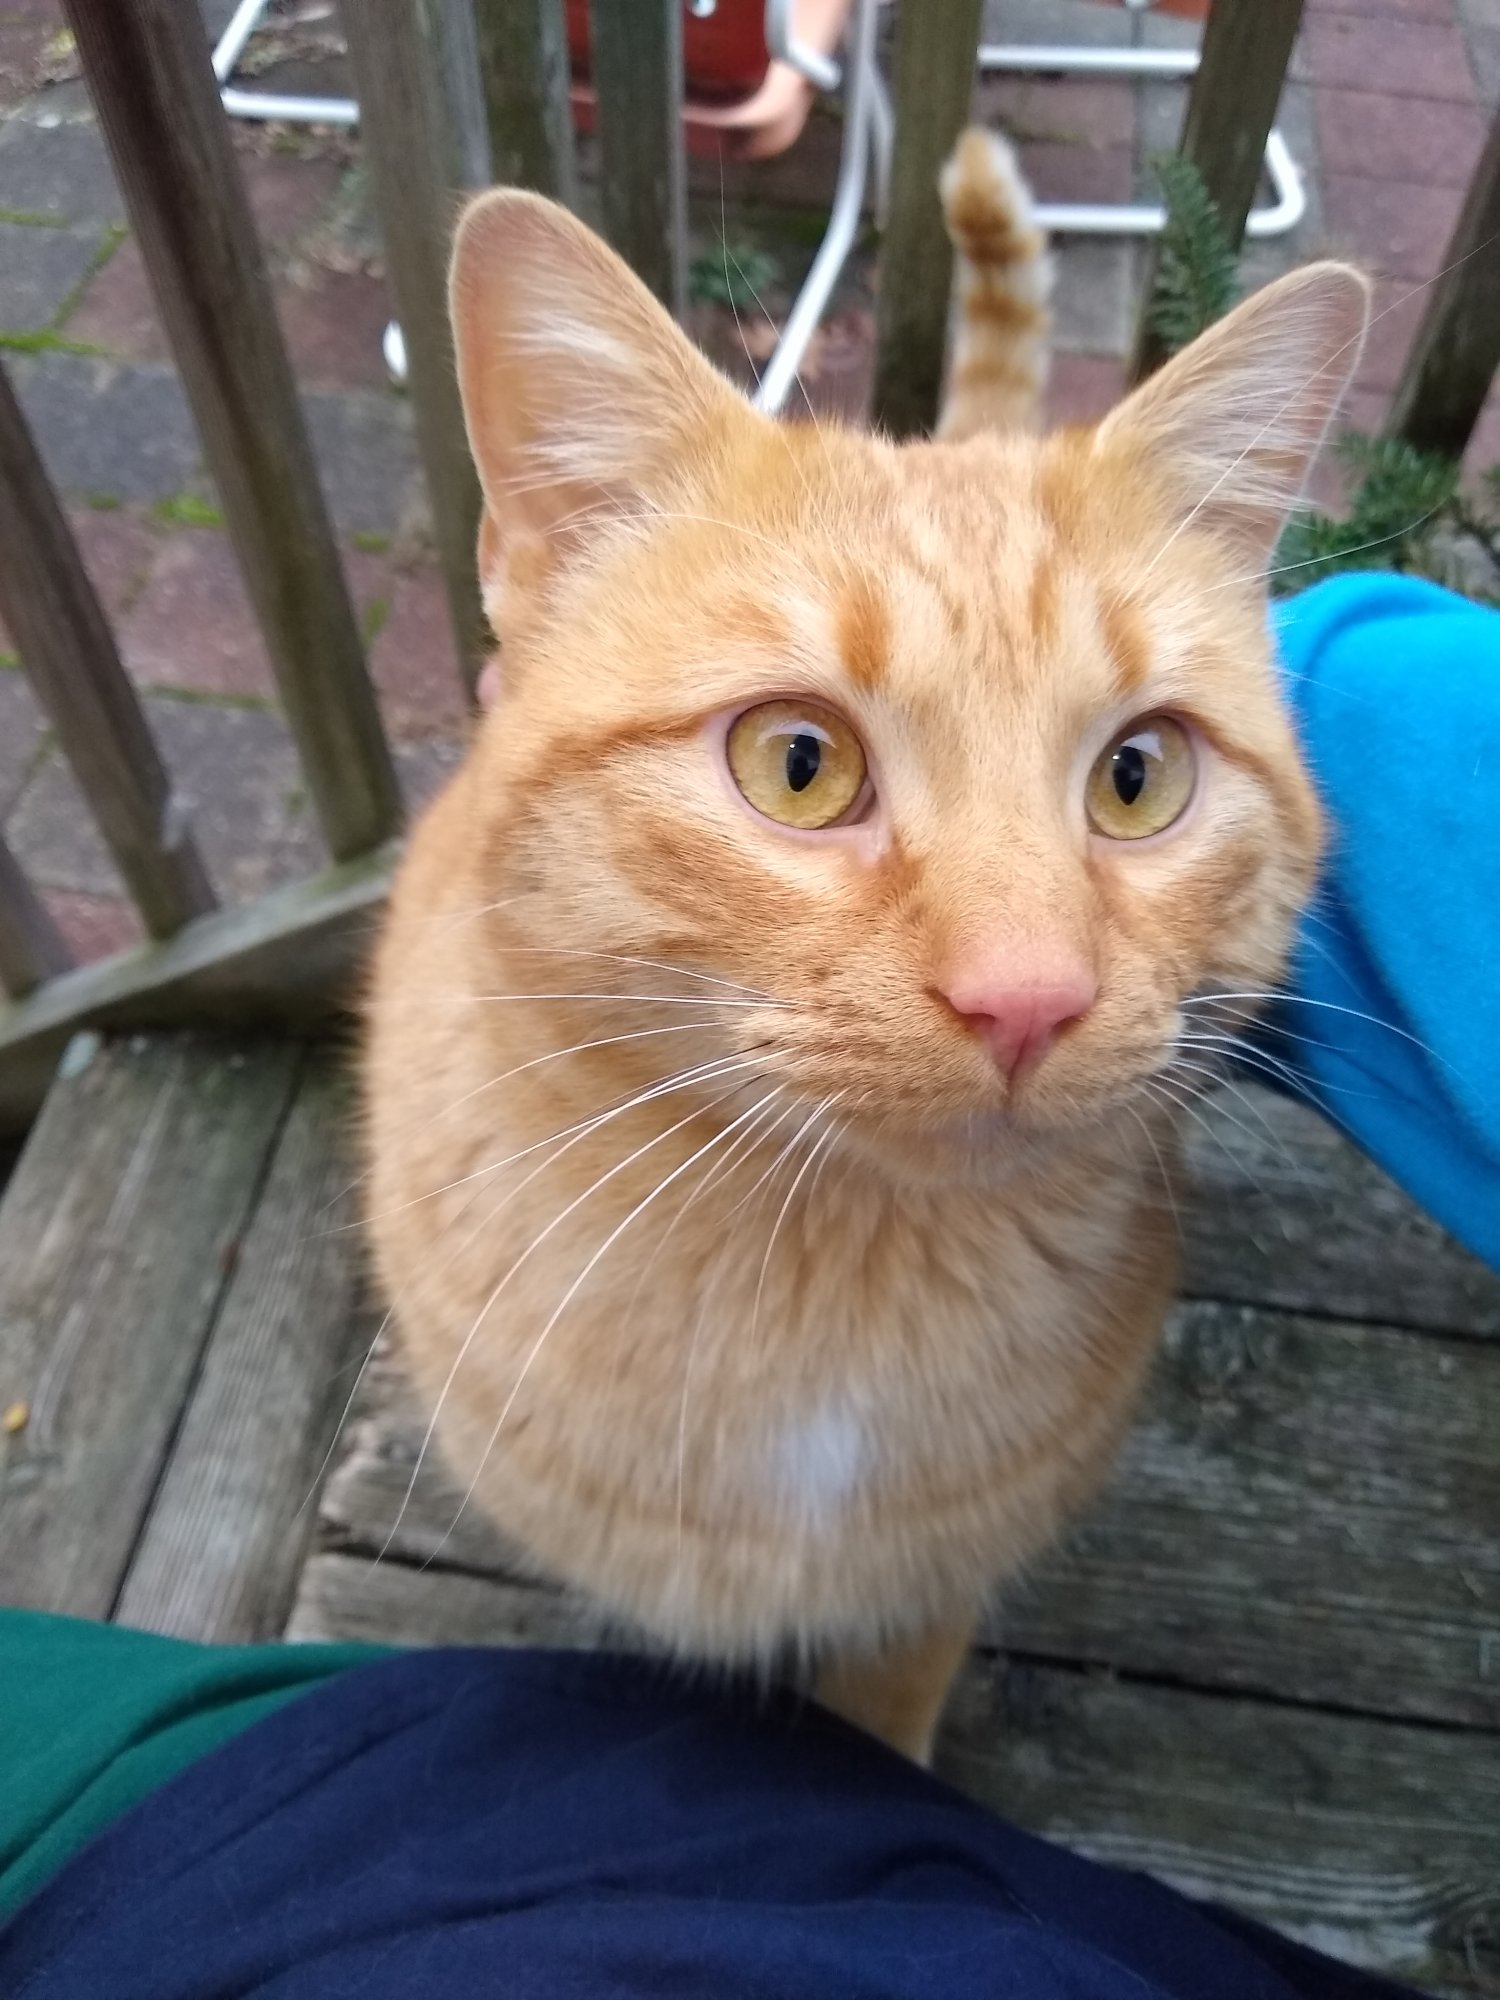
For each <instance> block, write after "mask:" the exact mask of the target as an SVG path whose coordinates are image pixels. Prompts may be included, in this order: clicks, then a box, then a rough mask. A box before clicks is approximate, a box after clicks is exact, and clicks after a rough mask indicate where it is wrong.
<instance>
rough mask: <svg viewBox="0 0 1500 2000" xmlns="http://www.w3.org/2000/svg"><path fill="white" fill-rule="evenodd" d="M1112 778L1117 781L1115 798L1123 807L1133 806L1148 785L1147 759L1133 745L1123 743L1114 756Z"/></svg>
mask: <svg viewBox="0 0 1500 2000" xmlns="http://www.w3.org/2000/svg"><path fill="white" fill-rule="evenodd" d="M1110 776H1111V777H1112V778H1113V779H1114V781H1115V797H1116V798H1117V799H1118V800H1119V801H1120V804H1121V805H1122V806H1133V805H1134V804H1135V802H1136V800H1137V799H1138V798H1139V797H1140V795H1141V793H1142V791H1143V790H1144V788H1145V784H1146V758H1145V753H1144V752H1143V751H1140V750H1137V748H1136V747H1135V745H1134V744H1133V743H1122V744H1121V745H1120V747H1119V749H1118V750H1117V751H1116V752H1115V754H1114V761H1113V765H1112V768H1111V771H1110Z"/></svg>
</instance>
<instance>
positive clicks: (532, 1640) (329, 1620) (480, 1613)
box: [286, 1555, 606, 1647]
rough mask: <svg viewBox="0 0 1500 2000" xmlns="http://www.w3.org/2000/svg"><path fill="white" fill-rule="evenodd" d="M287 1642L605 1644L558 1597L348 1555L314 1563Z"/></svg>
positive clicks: (587, 1617) (595, 1624)
mask: <svg viewBox="0 0 1500 2000" xmlns="http://www.w3.org/2000/svg"><path fill="white" fill-rule="evenodd" d="M286 1635H287V1637H288V1638H289V1639H349V1640H378V1641H380V1642H382V1643H384V1644H388V1645H394V1646H572V1647H593V1646H598V1645H601V1644H603V1643H604V1640H605V1637H606V1634H605V1628H604V1626H603V1624H602V1623H601V1621H600V1620H599V1619H598V1617H597V1616H596V1615H595V1614H594V1613H593V1612H592V1611H591V1610H589V1609H588V1608H587V1607H586V1606H583V1605H581V1604H579V1603H577V1602H576V1601H575V1600H574V1599H572V1598H569V1597H567V1596H565V1595H564V1594H563V1593H562V1592H560V1591H555V1590H546V1589H542V1588H540V1587H539V1586H538V1585H536V1584H530V1583H524V1582H521V1581H519V1580H518V1579H514V1578H499V1577H488V1576H466V1575H464V1574H462V1573H461V1572H459V1571H457V1570H444V1569H412V1568H411V1567H410V1566H409V1565H407V1564H405V1563H398V1562H393V1561H390V1560H382V1561H379V1562H377V1561H376V1560H375V1558H374V1557H373V1556H350V1555H318V1556H314V1557H313V1558H312V1560H311V1561H310V1562H309V1563H308V1565H307V1568H306V1570H305V1571H304V1572H303V1576H302V1584H301V1587H300V1589H299V1590H298V1593H297V1603H296V1607H295V1609H294V1610H293V1612H292V1617H291V1622H290V1623H289V1625H288V1626H287V1634H286Z"/></svg>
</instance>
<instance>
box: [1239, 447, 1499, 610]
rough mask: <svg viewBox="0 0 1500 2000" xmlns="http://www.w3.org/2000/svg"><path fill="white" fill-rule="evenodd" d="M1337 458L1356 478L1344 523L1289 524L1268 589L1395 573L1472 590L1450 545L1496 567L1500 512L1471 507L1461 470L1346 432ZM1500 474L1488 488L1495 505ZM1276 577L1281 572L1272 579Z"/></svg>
mask: <svg viewBox="0 0 1500 2000" xmlns="http://www.w3.org/2000/svg"><path fill="white" fill-rule="evenodd" d="M1338 451H1339V456H1340V457H1341V458H1342V459H1343V461H1344V463H1345V464H1346V465H1347V466H1348V467H1349V469H1350V471H1351V472H1352V473H1353V474H1354V476H1355V485H1354V490H1353V492H1352V494H1351V495H1350V500H1349V512H1348V513H1347V515H1345V517H1344V518H1343V519H1342V520H1335V519H1334V518H1333V517H1332V516H1331V515H1329V514H1322V513H1318V512H1310V513H1306V514H1302V515H1299V516H1297V517H1295V518H1294V519H1293V520H1291V521H1290V522H1288V524H1287V527H1286V530H1285V532H1284V533H1283V535H1282V537H1281V542H1280V544H1279V546H1278V548H1277V551H1276V562H1275V570H1274V572H1273V575H1272V579H1271V588H1272V590H1273V591H1275V592H1276V593H1277V594H1279V595H1283V596H1284V595H1287V594H1289V593H1291V592H1292V591H1296V590H1305V589H1306V588H1307V586H1308V585H1309V584H1311V583H1317V582H1318V581H1319V579H1320V578H1322V577H1325V576H1331V575H1332V574H1334V572H1335V571H1340V570H1351V569H1385V570H1397V571H1400V572H1401V573H1403V574H1405V575H1409V576H1427V577H1431V578H1432V579H1433V580H1434V581H1435V582H1437V583H1444V584H1447V585H1449V586H1450V587H1453V588H1459V589H1463V588H1468V589H1469V591H1470V594H1471V595H1475V594H1479V595H1487V594H1488V593H1483V592H1479V593H1476V592H1475V591H1474V589H1473V585H1472V581H1471V579H1472V574H1473V569H1472V567H1468V568H1466V566H1465V564H1464V561H1463V557H1462V554H1461V552H1460V551H1459V549H1458V548H1457V546H1456V544H1457V541H1458V539H1459V538H1467V539H1468V541H1469V543H1470V544H1471V546H1472V545H1474V544H1477V545H1478V547H1477V548H1476V549H1475V550H1474V553H1475V554H1476V555H1479V554H1480V553H1481V552H1482V551H1484V550H1488V552H1489V554H1490V557H1491V558H1492V559H1494V560H1500V507H1496V508H1491V507H1489V506H1488V505H1482V504H1478V503H1476V502H1474V501H1472V500H1470V499H1469V498H1468V497H1467V496H1466V495H1464V494H1463V493H1462V492H1461V491H1460V490H1459V483H1458V482H1459V468H1458V467H1457V465H1455V464H1454V463H1453V462H1452V460H1450V459H1445V458H1436V457H1434V456H1432V454H1430V453H1428V452H1422V451H1418V450H1416V449H1415V447H1414V446H1412V445H1409V444H1406V443H1404V442H1403V441H1402V440H1401V439H1400V438H1370V437H1363V436H1361V435H1360V434H1359V433H1357V432H1354V431H1350V432H1346V433H1345V435H1344V436H1343V437H1341V438H1340V440H1339V444H1338ZM1497 474H1500V468H1495V469H1494V470H1492V471H1491V473H1490V474H1489V476H1488V480H1487V482H1486V483H1487V485H1488V487H1489V489H1490V491H1491V492H1493V493H1494V494H1495V495H1496V498H1497V500H1500V477H1497ZM1276 572H1279V574H1278V573H1276Z"/></svg>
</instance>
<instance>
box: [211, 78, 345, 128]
mask: <svg viewBox="0 0 1500 2000" xmlns="http://www.w3.org/2000/svg"><path fill="white" fill-rule="evenodd" d="M219 101H220V103H221V104H222V105H223V106H224V109H225V111H227V112H228V114H229V116H230V117H231V118H279V119H281V120H282V122H283V123H285V124H288V125H357V124H358V123H359V106H358V105H357V104H356V103H355V101H354V99H353V98H352V97H277V96H274V95H273V94H272V93H271V92H270V91H268V90H240V89H238V88H235V87H232V86H226V88H224V89H223V90H221V91H220V92H219Z"/></svg>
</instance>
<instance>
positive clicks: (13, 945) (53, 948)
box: [0, 835, 73, 1000]
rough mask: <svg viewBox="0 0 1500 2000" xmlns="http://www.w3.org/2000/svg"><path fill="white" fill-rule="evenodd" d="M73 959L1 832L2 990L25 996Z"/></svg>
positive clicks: (0, 982) (17, 995) (13, 994)
mask: <svg viewBox="0 0 1500 2000" xmlns="http://www.w3.org/2000/svg"><path fill="white" fill-rule="evenodd" d="M72 963H73V959H72V955H71V953H70V952H69V950H68V947H67V946H66V944H64V942H63V938H62V933H61V932H60V931H59V930H58V928H57V926H56V924H54V923H53V921H52V918H51V917H50V916H49V915H48V912H47V908H46V905H45V904H44V903H43V902H42V901H41V899H40V898H39V897H38V895H37V893H36V891H35V890H34V889H33V888H32V886H31V884H30V883H29V882H28V881H27V879H26V876H25V873H24V871H23V870H22V867H21V864H20V862H19V861H17V859H16V857H15V855H14V854H12V853H11V851H10V848H9V847H8V846H7V845H6V842H5V839H4V836H3V835H0V993H8V994H9V995H10V997H11V998H12V999H13V1000H21V999H24V997H25V996H26V995H27V994H28V993H30V992H31V991H32V989H33V988H34V987H37V986H40V985H41V983H42V981H43V980H44V979H52V978H55V977H56V975H57V974H58V973H60V972H66V971H67V970H68V967H69V966H70V965H71V964H72Z"/></svg>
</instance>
